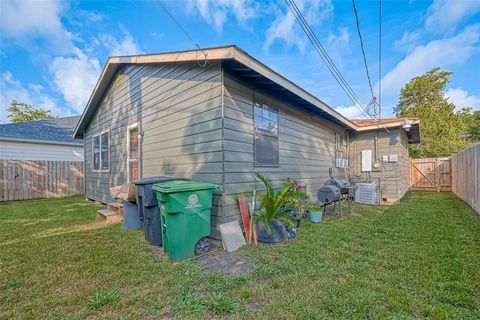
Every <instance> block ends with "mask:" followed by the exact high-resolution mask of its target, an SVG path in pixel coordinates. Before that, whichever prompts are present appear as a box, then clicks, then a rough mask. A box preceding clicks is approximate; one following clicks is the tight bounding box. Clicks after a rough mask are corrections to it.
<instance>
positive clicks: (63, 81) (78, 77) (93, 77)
mask: <svg viewBox="0 0 480 320" xmlns="http://www.w3.org/2000/svg"><path fill="white" fill-rule="evenodd" d="M50 71H51V72H52V74H53V78H54V79H53V80H54V83H55V86H56V87H57V89H58V90H59V91H60V92H61V93H62V95H63V97H64V99H65V101H66V102H67V103H68V104H69V106H70V107H71V108H73V109H75V110H76V111H78V112H81V111H82V110H83V108H84V107H85V105H86V103H87V101H88V98H89V97H90V94H91V92H92V90H93V88H94V87H95V84H96V82H97V79H98V76H99V74H100V63H99V61H98V59H94V58H89V57H88V56H87V55H86V54H84V53H83V52H82V51H81V50H80V49H78V48H76V49H75V54H74V55H73V56H72V57H57V58H55V59H54V60H53V63H52V64H51V65H50Z"/></svg>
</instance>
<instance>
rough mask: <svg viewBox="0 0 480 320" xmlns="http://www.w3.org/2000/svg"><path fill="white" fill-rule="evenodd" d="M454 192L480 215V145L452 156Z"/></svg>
mask: <svg viewBox="0 0 480 320" xmlns="http://www.w3.org/2000/svg"><path fill="white" fill-rule="evenodd" d="M452 173H453V180H452V191H453V193H454V194H455V195H457V197H459V198H460V199H462V200H463V201H465V202H466V203H468V204H469V205H470V206H471V207H472V208H473V210H475V211H476V212H477V213H480V144H476V145H474V146H472V147H470V148H468V149H466V150H464V151H462V152H459V153H457V154H456V155H454V156H452Z"/></svg>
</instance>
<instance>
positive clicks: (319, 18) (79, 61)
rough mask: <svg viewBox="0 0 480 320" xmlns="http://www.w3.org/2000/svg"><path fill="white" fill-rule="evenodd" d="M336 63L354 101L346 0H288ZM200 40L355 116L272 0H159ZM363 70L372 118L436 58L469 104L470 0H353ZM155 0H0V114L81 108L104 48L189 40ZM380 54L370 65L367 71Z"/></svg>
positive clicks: (460, 103) (474, 104) (473, 32)
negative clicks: (374, 99) (375, 100)
mask: <svg viewBox="0 0 480 320" xmlns="http://www.w3.org/2000/svg"><path fill="white" fill-rule="evenodd" d="M295 2H296V3H297V5H298V6H299V7H300V8H301V10H302V12H303V14H304V16H305V17H306V20H307V21H308V23H309V24H310V26H311V27H312V29H313V30H314V32H315V33H316V35H317V37H318V38H319V39H320V41H321V43H322V44H323V46H324V47H325V49H326V50H327V52H328V53H329V55H330V57H331V58H332V60H333V61H334V63H335V65H336V66H337V68H338V69H339V70H340V72H341V73H342V75H343V76H344V78H345V79H346V80H347V82H348V83H349V85H350V86H351V87H352V88H353V90H354V91H355V93H356V94H357V96H359V97H360V99H361V100H362V102H363V103H364V104H367V103H368V102H369V101H370V99H371V95H370V89H369V86H368V80H367V75H366V70H365V67H364V64H363V58H362V54H361V50H360V41H359V37H358V34H357V29H356V24H355V15H354V11H353V8H352V2H351V1H347V0H345V1H331V0H302V1H300V0H296V1H295ZM163 3H165V4H166V6H167V7H168V8H169V10H170V12H171V13H172V14H173V15H174V16H175V18H176V19H177V20H178V21H179V23H180V24H181V25H182V26H183V28H184V29H185V30H187V32H188V33H189V35H190V36H191V37H192V38H193V39H194V41H195V42H196V43H198V44H199V45H200V46H201V47H212V46H221V45H230V44H235V45H237V46H239V47H241V48H242V49H243V50H245V51H246V52H248V53H249V54H250V55H252V56H253V57H255V58H257V59H258V60H260V61H261V62H263V63H264V64H266V65H267V66H269V67H270V68H272V69H274V70H275V71H277V72H278V73H280V74H281V75H283V76H285V77H286V78H288V79H290V80H292V81H293V82H295V83H296V84H298V85H300V86H301V87H303V88H305V89H306V90H307V91H309V92H310V93H312V94H313V95H315V96H316V97H318V98H320V99H321V100H322V101H324V102H325V103H327V104H328V105H329V106H331V107H332V108H335V109H336V110H337V111H339V112H340V113H342V114H343V115H345V116H347V117H349V118H360V117H362V116H361V113H360V111H359V110H358V108H357V107H356V106H355V105H353V103H352V102H351V101H350V100H349V99H348V97H347V96H346V94H345V93H344V92H343V91H342V89H341V88H340V86H339V85H338V84H337V83H336V81H335V79H334V78H333V76H332V75H331V74H330V73H329V71H328V69H327V68H326V66H325V64H324V63H323V61H322V59H321V58H320V56H319V55H318V54H317V53H316V51H315V50H314V48H313V46H312V45H311V44H310V43H309V41H308V39H307V37H306V36H305V35H304V33H303V32H302V30H301V28H300V26H299V25H298V24H297V22H296V21H295V18H294V16H293V15H292V13H291V12H289V10H288V7H287V5H286V3H285V1H284V0H279V1H248V0H217V1H209V0H188V1H187V0H186V1H164V2H163ZM356 6H357V9H358V14H359V23H360V28H361V32H362V36H363V40H364V45H365V52H366V58H367V63H368V69H369V72H370V74H371V81H372V85H373V89H374V92H375V94H376V95H378V94H377V92H378V84H379V79H381V87H382V92H381V101H382V117H391V116H392V115H393V108H394V107H395V105H396V103H397V101H398V96H399V93H400V89H401V88H402V87H403V86H404V85H405V84H406V83H407V82H408V81H409V80H410V79H411V78H412V77H415V76H419V75H421V74H423V73H425V72H426V71H428V70H430V69H432V68H434V67H440V68H442V69H445V70H449V71H453V72H454V74H453V75H452V77H451V82H450V84H449V85H448V87H447V89H446V92H445V95H446V96H447V97H448V98H449V100H450V101H452V102H453V103H454V104H455V105H456V106H457V108H462V107H470V108H473V109H474V110H480V1H478V0H471V1H463V0H455V1H447V0H434V1H414V0H411V1H389V0H383V16H382V40H381V43H382V59H381V61H380V59H379V2H378V1H361V0H356ZM194 48H195V45H194V43H192V41H191V40H190V39H189V38H188V37H186V36H185V35H184V34H183V33H182V32H181V30H180V29H179V28H178V27H177V26H176V25H175V23H174V22H173V21H172V20H171V19H170V18H169V17H168V16H167V15H166V13H165V11H163V9H162V7H161V6H160V5H159V3H158V2H157V1H146V0H143V1H54V0H48V1H42V0H36V1H9V0H1V1H0V59H1V60H0V107H1V110H0V123H5V122H8V117H7V112H6V111H5V108H7V107H8V106H9V105H10V102H11V100H14V99H15V100H17V101H22V102H27V103H30V104H31V105H32V106H34V107H41V108H47V109H50V110H52V112H53V114H54V115H56V116H70V115H78V114H81V112H82V111H83V108H84V107H85V105H86V102H87V101H88V98H89V96H90V94H91V92H92V90H93V87H94V86H95V83H96V82H97V80H98V76H99V74H100V72H101V70H102V68H103V66H104V64H105V62H106V60H107V58H108V57H109V56H112V55H131V54H140V53H159V52H169V51H177V50H188V49H194ZM380 62H381V69H382V72H381V74H379V66H380Z"/></svg>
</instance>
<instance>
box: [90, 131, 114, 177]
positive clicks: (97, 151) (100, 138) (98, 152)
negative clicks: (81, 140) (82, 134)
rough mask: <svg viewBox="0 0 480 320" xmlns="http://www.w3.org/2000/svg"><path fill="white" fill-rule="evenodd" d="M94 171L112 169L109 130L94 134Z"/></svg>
mask: <svg viewBox="0 0 480 320" xmlns="http://www.w3.org/2000/svg"><path fill="white" fill-rule="evenodd" d="M92 140H93V141H92V144H93V146H92V148H93V171H105V172H108V171H109V170H110V136H109V134H108V131H106V132H102V133H101V134H99V135H96V136H93V139H92Z"/></svg>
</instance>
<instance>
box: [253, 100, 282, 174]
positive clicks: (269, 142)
mask: <svg viewBox="0 0 480 320" xmlns="http://www.w3.org/2000/svg"><path fill="white" fill-rule="evenodd" d="M254 109H255V110H254V113H255V165H257V166H278V163H279V152H278V109H276V108H273V107H270V106H268V105H266V104H263V103H261V102H258V101H256V102H255V105H254Z"/></svg>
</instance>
